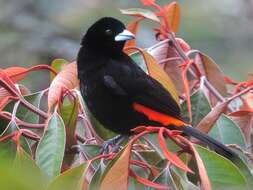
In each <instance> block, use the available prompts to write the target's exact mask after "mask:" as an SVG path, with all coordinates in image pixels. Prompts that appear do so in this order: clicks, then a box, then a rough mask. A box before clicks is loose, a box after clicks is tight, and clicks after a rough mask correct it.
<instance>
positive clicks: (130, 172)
mask: <svg viewBox="0 0 253 190" xmlns="http://www.w3.org/2000/svg"><path fill="white" fill-rule="evenodd" d="M129 175H130V176H131V177H133V178H134V179H136V180H137V181H138V182H140V183H142V184H144V185H146V186H150V187H153V188H156V189H169V187H167V186H165V185H160V184H158V183H154V182H152V181H149V180H148V179H145V178H142V177H140V176H138V175H137V174H136V173H134V171H133V170H131V169H130V171H129Z"/></svg>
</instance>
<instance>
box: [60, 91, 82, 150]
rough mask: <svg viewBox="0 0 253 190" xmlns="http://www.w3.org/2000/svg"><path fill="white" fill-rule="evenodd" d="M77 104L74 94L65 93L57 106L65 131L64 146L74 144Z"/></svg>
mask: <svg viewBox="0 0 253 190" xmlns="http://www.w3.org/2000/svg"><path fill="white" fill-rule="evenodd" d="M78 109H79V102H78V98H77V97H76V96H75V94H70V93H67V94H66V95H65V96H64V97H63V100H62V101H61V103H60V104H59V112H60V115H61V117H62V119H63V122H64V124H65V129H66V137H67V139H66V146H67V148H70V147H71V146H72V145H74V144H76V138H75V131H76V124H77V118H78Z"/></svg>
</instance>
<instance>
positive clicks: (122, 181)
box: [100, 143, 132, 190]
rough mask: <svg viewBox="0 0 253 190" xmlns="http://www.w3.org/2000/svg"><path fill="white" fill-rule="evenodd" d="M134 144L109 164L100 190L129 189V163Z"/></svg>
mask: <svg viewBox="0 0 253 190" xmlns="http://www.w3.org/2000/svg"><path fill="white" fill-rule="evenodd" d="M131 148H132V144H131V143H129V144H128V145H127V146H126V147H125V148H124V149H123V150H121V151H120V153H118V154H117V156H116V157H115V158H114V159H113V160H112V161H111V162H110V163H109V164H108V166H107V167H106V170H105V172H104V175H103V178H102V181H101V186H100V190H108V189H111V190H114V189H115V190H117V189H118V188H119V187H120V188H121V190H127V189H128V176H129V161H130V154H131Z"/></svg>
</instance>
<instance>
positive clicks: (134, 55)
mask: <svg viewBox="0 0 253 190" xmlns="http://www.w3.org/2000/svg"><path fill="white" fill-rule="evenodd" d="M130 57H131V58H132V59H133V60H134V62H135V63H137V65H138V66H139V67H140V68H142V70H143V71H145V72H146V73H148V69H147V65H146V63H145V60H144V58H143V56H142V54H141V53H140V52H138V51H136V52H134V53H132V54H130Z"/></svg>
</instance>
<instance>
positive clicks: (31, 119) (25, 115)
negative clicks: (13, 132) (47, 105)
mask: <svg viewBox="0 0 253 190" xmlns="http://www.w3.org/2000/svg"><path fill="white" fill-rule="evenodd" d="M42 97H43V92H36V93H33V94H29V95H26V96H24V98H25V100H26V101H27V102H29V103H31V104H32V105H34V106H35V107H36V108H40V103H41V98H42ZM13 105H14V102H11V103H10V104H9V105H7V107H6V110H9V111H10V112H11V111H12V106H13ZM16 116H17V118H19V119H20V120H22V121H25V122H27V123H35V124H36V123H39V116H38V114H35V113H34V112H32V111H30V110H29V109H27V108H26V107H25V106H24V105H22V104H19V105H18V108H17V112H16Z"/></svg>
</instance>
